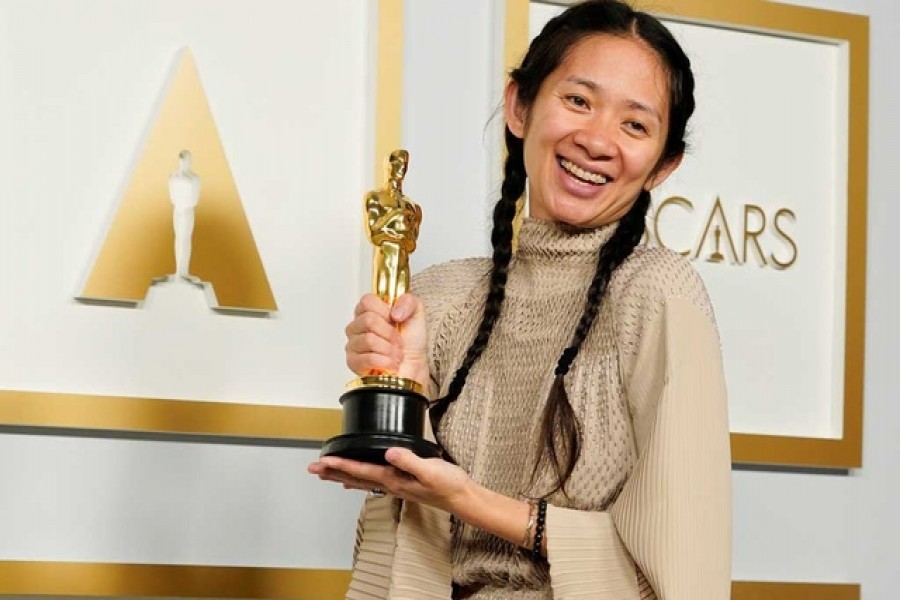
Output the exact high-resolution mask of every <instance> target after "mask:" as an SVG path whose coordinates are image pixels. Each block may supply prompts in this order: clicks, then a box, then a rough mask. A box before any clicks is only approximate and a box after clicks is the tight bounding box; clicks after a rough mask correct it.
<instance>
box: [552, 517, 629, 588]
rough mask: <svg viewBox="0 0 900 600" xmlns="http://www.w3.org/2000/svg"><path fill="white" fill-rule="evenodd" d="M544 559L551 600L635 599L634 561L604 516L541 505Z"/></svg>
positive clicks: (610, 522)
mask: <svg viewBox="0 0 900 600" xmlns="http://www.w3.org/2000/svg"><path fill="white" fill-rule="evenodd" d="M546 526H547V559H548V561H549V562H550V584H551V586H552V587H553V598H554V600H562V599H566V598H592V599H595V600H637V599H638V598H639V596H638V580H637V571H636V570H635V566H634V562H633V561H632V559H631V556H630V555H629V554H628V551H627V550H626V549H625V546H624V545H623V544H622V540H621V539H620V538H619V535H618V533H616V528H615V526H614V525H613V522H612V518H611V517H610V514H609V513H607V512H589V511H580V510H572V509H567V508H558V507H556V506H547V525H546Z"/></svg>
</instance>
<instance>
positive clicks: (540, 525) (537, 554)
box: [531, 498, 547, 562]
mask: <svg viewBox="0 0 900 600" xmlns="http://www.w3.org/2000/svg"><path fill="white" fill-rule="evenodd" d="M546 521H547V501H546V500H544V499H543V498H541V499H540V500H538V505H537V522H536V523H535V527H534V544H533V545H532V546H531V561H532V562H537V561H538V559H540V558H541V543H542V542H543V541H544V523H545V522H546Z"/></svg>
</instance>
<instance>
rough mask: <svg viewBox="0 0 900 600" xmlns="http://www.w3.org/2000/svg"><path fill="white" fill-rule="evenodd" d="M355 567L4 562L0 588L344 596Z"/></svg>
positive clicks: (296, 599)
mask: <svg viewBox="0 0 900 600" xmlns="http://www.w3.org/2000/svg"><path fill="white" fill-rule="evenodd" d="M349 584H350V572H349V571H342V570H324V569H274V568H262V567H207V566H194V565H134V564H108V563H64V562H18V561H10V562H0V594H2V595H10V594H23V595H24V594H29V595H45V596H57V595H59V596H95V597H110V596H152V597H193V598H253V599H256V598H260V599H262V598H272V599H274V598H283V599H285V600H329V599H331V598H334V599H338V598H343V597H344V594H345V593H346V591H347V587H348V585H349Z"/></svg>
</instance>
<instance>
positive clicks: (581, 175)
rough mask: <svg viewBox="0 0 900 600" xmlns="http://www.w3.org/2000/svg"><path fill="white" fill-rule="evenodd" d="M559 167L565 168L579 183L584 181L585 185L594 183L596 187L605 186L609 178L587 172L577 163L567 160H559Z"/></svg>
mask: <svg viewBox="0 0 900 600" xmlns="http://www.w3.org/2000/svg"><path fill="white" fill-rule="evenodd" d="M558 160H559V166H561V167H562V168H563V170H564V171H566V172H567V173H568V174H569V175H571V176H572V177H574V178H576V179H578V180H579V181H583V182H585V183H592V184H594V185H603V184H604V183H606V182H607V178H606V177H604V176H603V175H601V174H600V173H592V172H590V171H585V170H584V169H582V168H581V167H579V166H578V165H576V164H575V163H573V162H572V161H570V160H567V159H565V158H559V159H558Z"/></svg>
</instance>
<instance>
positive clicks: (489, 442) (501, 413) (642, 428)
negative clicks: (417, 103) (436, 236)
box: [348, 219, 731, 600]
mask: <svg viewBox="0 0 900 600" xmlns="http://www.w3.org/2000/svg"><path fill="white" fill-rule="evenodd" d="M615 227H616V225H610V226H607V227H604V228H600V229H595V230H587V231H582V230H574V229H571V228H567V227H563V226H559V225H557V224H554V223H550V222H546V221H537V220H530V219H526V221H525V222H524V224H523V226H522V228H521V230H520V232H519V249H518V251H517V253H516V256H515V257H514V259H513V261H512V264H511V265H510V274H509V280H508V282H507V286H506V299H505V301H504V304H503V310H502V313H501V315H500V318H499V320H498V322H497V324H496V326H495V329H494V332H493V334H492V336H491V339H490V342H489V343H488V345H487V347H486V348H485V351H484V353H483V354H482V356H481V358H480V359H479V360H478V362H477V363H476V364H475V366H474V367H473V368H472V371H471V372H470V374H469V376H468V378H467V382H466V386H465V388H464V389H463V392H462V394H461V395H460V397H459V398H458V399H457V401H456V402H454V403H453V404H452V405H451V406H450V408H449V410H448V411H447V414H446V415H445V417H444V419H443V421H442V423H441V429H440V431H439V432H438V433H439V435H438V437H439V439H440V441H441V442H442V444H443V445H444V447H445V448H446V450H447V451H448V453H449V454H450V455H451V456H452V457H453V459H455V460H456V461H457V462H458V464H459V465H460V466H461V467H462V468H463V469H465V470H466V472H467V473H468V474H469V475H470V476H471V477H472V479H474V480H475V481H477V482H478V483H479V484H481V485H482V486H485V487H487V488H490V489H492V490H494V491H497V492H500V493H502V494H505V495H508V496H511V497H523V496H529V497H534V496H541V495H544V494H545V493H546V492H547V491H548V490H549V489H550V488H551V487H552V486H551V483H552V482H553V477H552V476H551V471H550V469H549V468H547V467H545V468H542V469H541V470H539V472H538V473H537V476H536V477H535V478H534V480H532V477H531V475H532V468H533V465H534V462H535V456H536V452H537V451H538V449H539V439H540V437H539V425H540V418H541V414H542V410H543V407H544V404H545V402H546V399H547V395H548V392H549V389H550V385H551V383H552V381H553V370H554V368H555V365H556V362H557V359H558V357H559V355H560V353H561V352H562V350H563V348H565V347H566V346H567V345H568V342H569V341H570V339H571V336H572V333H573V331H574V329H575V326H576V324H577V322H578V319H579V317H580V315H581V313H582V310H583V308H584V303H585V297H586V293H587V288H588V286H589V284H590V281H591V278H592V276H593V272H594V269H595V266H596V258H597V254H598V251H599V248H600V247H601V246H602V244H603V243H605V242H606V241H607V240H608V239H609V237H610V236H611V235H612V233H613V231H614V229H615ZM489 273H490V261H489V260H487V259H468V260H462V261H453V262H450V263H446V264H443V265H439V266H436V267H432V268H430V269H427V270H426V271H424V272H423V273H421V274H420V275H418V276H417V277H416V278H414V281H413V292H414V293H416V294H417V295H418V296H419V297H420V298H422V300H423V302H424V303H425V307H426V315H427V320H428V338H429V342H428V351H429V359H430V365H431V375H432V382H431V383H432V386H433V393H435V394H440V395H444V394H446V392H447V387H448V385H449V383H450V380H451V379H452V377H453V374H454V373H455V371H456V368H457V367H458V366H459V364H460V362H461V361H462V358H463V356H464V354H465V351H466V349H467V348H468V346H469V344H470V343H471V340H472V339H473V337H474V335H475V331H476V329H477V327H478V323H479V321H480V316H481V311H482V307H483V305H484V301H485V297H486V294H487V284H488V276H489ZM565 386H566V390H567V392H568V396H569V400H570V403H571V404H572V407H573V409H574V411H575V414H576V416H577V418H578V422H579V423H580V427H581V433H582V450H581V457H580V459H579V461H578V463H577V465H576V467H575V471H574V472H573V474H572V477H571V478H570V480H569V483H568V485H567V486H566V494H563V493H561V492H557V493H555V494H553V495H551V496H549V497H548V502H549V504H550V506H549V507H548V514H547V526H546V539H547V549H548V560H547V561H541V562H539V563H537V564H533V563H532V562H531V561H530V560H529V559H528V556H527V554H526V553H525V552H523V551H522V550H521V549H520V548H518V547H517V546H516V545H514V544H511V543H509V542H506V541H505V540H502V539H500V538H498V537H496V536H494V535H492V534H489V533H487V532H484V531H481V530H478V529H475V528H473V527H470V526H468V525H466V524H457V525H456V526H455V527H453V528H452V530H451V529H450V527H449V515H447V514H446V513H442V512H441V511H438V510H436V509H433V508H430V507H419V506H416V505H411V504H410V503H407V504H410V506H413V507H415V510H412V509H411V508H409V507H408V506H407V505H406V504H405V505H404V506H403V509H402V510H403V511H404V512H403V513H400V512H398V510H399V509H398V507H399V505H400V503H399V502H398V501H397V500H396V499H392V498H382V499H370V500H369V501H367V504H366V506H365V507H364V509H363V513H362V516H361V520H360V535H359V542H358V548H357V559H356V561H355V563H356V564H355V571H354V579H353V583H352V584H351V591H350V592H349V594H348V598H353V599H357V598H388V597H390V598H410V599H412V598H415V599H419V598H444V599H446V598H450V597H451V595H453V596H454V597H459V598H463V597H465V598H476V599H480V600H484V599H506V598H523V599H525V600H528V599H538V598H540V599H546V598H600V599H610V600H612V599H615V600H637V599H651V598H658V599H659V600H707V599H708V600H725V599H726V598H728V596H729V591H730V552H731V537H730V534H731V528H730V518H731V494H730V457H729V439H728V423H727V413H726V401H725V388H724V383H723V378H722V368H721V359H720V352H719V342H718V336H717V333H716V328H715V323H714V320H713V316H712V311H711V308H710V305H709V301H708V298H707V296H706V292H705V290H704V288H703V285H702V282H701V281H700V279H699V277H698V276H697V275H696V273H695V272H694V271H693V269H692V268H691V267H690V265H689V264H688V262H687V261H686V260H685V259H684V258H683V257H681V256H679V255H677V254H674V253H672V252H669V251H667V250H662V249H649V248H638V249H636V250H635V252H634V253H633V254H632V256H631V257H629V259H628V260H627V261H626V262H625V263H624V264H623V265H622V266H621V267H620V268H619V269H617V270H616V272H615V273H614V275H613V278H612V281H611V283H610V287H609V290H608V291H607V295H606V297H605V298H604V300H603V303H602V305H601V308H600V311H599V313H598V315H597V318H596V320H595V322H594V325H593V327H592V329H591V331H590V333H589V335H588V336H587V338H586V339H585V341H584V344H583V345H582V348H581V351H580V352H579V354H578V357H577V358H576V360H575V362H574V363H573V365H572V368H571V370H570V372H569V374H568V375H567V376H566V377H565ZM410 510H412V512H410V516H409V517H407V516H406V515H405V514H404V513H406V512H407V511H410ZM398 520H399V523H398ZM523 526H524V524H523ZM451 579H452V583H453V584H454V586H455V587H454V588H453V589H455V590H456V591H455V592H451V587H450V586H451ZM416 586H419V587H418V588H417V587H416ZM417 589H418V590H421V591H417Z"/></svg>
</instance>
